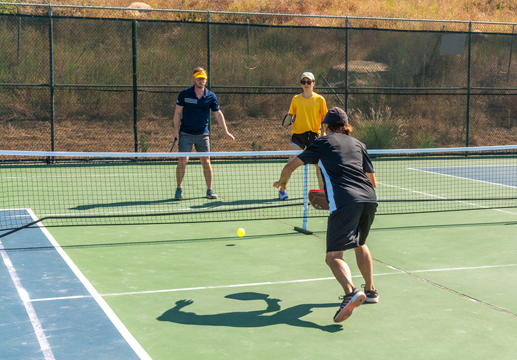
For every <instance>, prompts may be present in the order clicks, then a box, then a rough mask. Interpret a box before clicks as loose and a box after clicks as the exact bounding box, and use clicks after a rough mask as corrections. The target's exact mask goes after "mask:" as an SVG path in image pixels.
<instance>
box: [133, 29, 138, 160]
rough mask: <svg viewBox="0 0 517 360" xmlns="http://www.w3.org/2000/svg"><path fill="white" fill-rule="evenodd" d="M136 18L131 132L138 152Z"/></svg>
mask: <svg viewBox="0 0 517 360" xmlns="http://www.w3.org/2000/svg"><path fill="white" fill-rule="evenodd" d="M136 25H137V23H136V20H133V26H132V40H133V41H132V44H133V45H132V47H133V132H134V137H135V152H138V127H137V125H138V84H137V76H136V75H137V48H136V36H137V33H136Z"/></svg>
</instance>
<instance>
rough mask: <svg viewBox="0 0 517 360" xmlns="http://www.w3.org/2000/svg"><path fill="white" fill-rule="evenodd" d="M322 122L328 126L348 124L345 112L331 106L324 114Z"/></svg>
mask: <svg viewBox="0 0 517 360" xmlns="http://www.w3.org/2000/svg"><path fill="white" fill-rule="evenodd" d="M323 122H324V123H325V124H327V125H330V126H345V125H348V116H347V114H346V112H345V111H344V110H343V109H341V108H338V107H333V108H332V109H330V110H329V112H328V113H327V115H325V120H323Z"/></svg>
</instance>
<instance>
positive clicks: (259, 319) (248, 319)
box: [157, 292, 343, 333]
mask: <svg viewBox="0 0 517 360" xmlns="http://www.w3.org/2000/svg"><path fill="white" fill-rule="evenodd" d="M225 298H228V299H235V300H262V301H264V302H265V303H266V304H265V305H267V307H266V308H265V309H264V310H257V311H235V312H226V313H221V314H210V315H198V314H196V313H193V312H186V311H183V308H185V307H187V306H189V305H191V304H192V303H193V302H194V301H192V300H179V301H176V306H174V307H173V308H172V309H169V310H167V311H166V312H164V313H163V314H162V315H161V316H160V317H158V318H157V320H159V321H170V322H173V323H178V324H188V325H203V326H229V327H247V328H250V327H263V326H271V325H279V324H286V325H291V326H298V327H305V328H313V329H318V330H322V331H326V332H330V333H333V332H337V331H341V330H343V329H342V326H341V325H337V324H336V325H325V326H321V325H318V324H316V323H313V322H310V321H306V320H302V319H301V318H302V317H304V316H305V315H307V314H310V313H311V312H312V309H313V308H338V307H339V305H340V304H339V303H332V304H301V305H296V306H293V307H290V308H287V309H283V310H281V308H280V305H279V302H280V301H281V300H279V299H272V298H270V297H269V295H267V294H260V293H255V292H244V293H236V294H230V295H227V296H225Z"/></svg>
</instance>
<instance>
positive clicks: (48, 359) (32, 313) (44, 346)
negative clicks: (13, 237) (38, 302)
mask: <svg viewBox="0 0 517 360" xmlns="http://www.w3.org/2000/svg"><path fill="white" fill-rule="evenodd" d="M0 255H2V259H3V260H4V264H5V266H6V267H7V270H8V271H9V275H11V279H12V281H13V283H14V286H15V287H16V290H17V291H18V295H20V298H21V299H22V302H23V306H25V310H26V311H27V314H28V315H29V319H30V321H31V324H32V327H33V329H34V332H35V333H36V338H37V339H38V342H39V346H40V348H41V352H42V353H43V355H44V356H45V360H54V359H55V357H54V353H53V352H52V349H51V348H50V344H49V343H48V340H47V336H46V335H45V332H44V331H43V327H42V326H41V322H40V321H39V319H38V316H37V315H36V310H34V307H33V306H32V302H31V299H30V298H29V294H28V293H27V290H25V288H24V287H23V286H22V282H21V281H20V278H19V277H18V274H17V273H16V269H15V268H14V266H13V263H12V262H11V259H9V256H8V255H7V252H6V251H5V248H4V245H3V244H2V242H1V241H0Z"/></svg>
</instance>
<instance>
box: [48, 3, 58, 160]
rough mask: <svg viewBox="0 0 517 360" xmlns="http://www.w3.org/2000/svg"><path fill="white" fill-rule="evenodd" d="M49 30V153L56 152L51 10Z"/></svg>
mask: <svg viewBox="0 0 517 360" xmlns="http://www.w3.org/2000/svg"><path fill="white" fill-rule="evenodd" d="M48 16H49V25H48V26H49V28H48V40H49V68H50V69H49V72H50V74H49V77H50V79H49V80H50V144H51V145H50V147H51V151H55V150H56V134H55V104H54V26H53V21H52V8H51V7H50V6H49V8H48Z"/></svg>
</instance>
